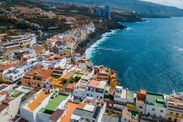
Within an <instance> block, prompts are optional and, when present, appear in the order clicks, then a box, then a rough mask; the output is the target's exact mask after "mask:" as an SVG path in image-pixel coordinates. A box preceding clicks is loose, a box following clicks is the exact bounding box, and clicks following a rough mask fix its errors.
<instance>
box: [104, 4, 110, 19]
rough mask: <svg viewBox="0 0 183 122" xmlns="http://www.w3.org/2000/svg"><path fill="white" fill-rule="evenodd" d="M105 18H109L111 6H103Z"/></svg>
mask: <svg viewBox="0 0 183 122" xmlns="http://www.w3.org/2000/svg"><path fill="white" fill-rule="evenodd" d="M104 15H105V19H110V18H111V17H110V15H111V7H110V6H109V5H106V6H105V14H104Z"/></svg>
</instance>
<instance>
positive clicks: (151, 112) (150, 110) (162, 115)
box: [145, 105, 166, 117]
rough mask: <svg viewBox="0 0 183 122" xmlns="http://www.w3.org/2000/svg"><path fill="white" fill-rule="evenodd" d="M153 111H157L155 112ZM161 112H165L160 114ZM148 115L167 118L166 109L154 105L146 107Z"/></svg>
mask: <svg viewBox="0 0 183 122" xmlns="http://www.w3.org/2000/svg"><path fill="white" fill-rule="evenodd" d="M152 109H155V110H154V111H153V110H152ZM161 110H163V112H160V111H161ZM145 113H146V114H148V113H149V114H150V115H152V116H153V115H155V116H157V117H165V114H166V108H163V107H157V106H152V105H146V111H145Z"/></svg>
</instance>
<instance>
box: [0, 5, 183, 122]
mask: <svg viewBox="0 0 183 122" xmlns="http://www.w3.org/2000/svg"><path fill="white" fill-rule="evenodd" d="M106 9H110V8H106ZM107 11H108V10H107ZM50 14H51V13H50ZM51 16H52V14H51V15H50V17H51ZM107 16H108V17H109V15H107ZM94 31H95V26H94V24H93V23H90V24H88V25H84V26H81V28H76V29H73V30H70V31H67V32H64V33H62V34H58V35H55V36H53V37H51V38H49V39H48V40H47V42H46V43H45V45H41V46H42V47H43V49H42V48H41V49H40V50H41V51H38V49H37V48H38V47H37V44H35V36H34V34H33V35H32V34H28V35H29V36H28V37H27V36H26V37H25V36H23V37H22V36H21V37H20V38H18V39H13V40H10V42H7V43H5V44H3V48H6V52H5V53H8V54H9V55H8V60H7V61H5V62H3V65H2V66H1V67H0V68H1V75H2V80H3V82H4V83H3V84H1V85H0V122H1V121H2V122H6V121H9V122H21V121H28V122H111V121H112V122H119V121H121V122H138V121H145V122H149V121H156V120H157V121H160V122H164V121H165V122H166V121H170V122H182V121H183V95H182V94H181V93H174V94H172V95H165V94H160V93H152V92H150V91H146V90H144V89H141V90H139V91H137V92H134V91H131V90H129V89H127V88H124V87H123V86H122V85H121V84H120V83H119V82H118V76H117V73H116V72H115V71H114V70H112V69H110V68H108V67H105V66H93V64H92V62H91V61H90V60H89V59H87V58H86V56H85V55H83V54H78V53H76V52H75V47H76V46H77V45H78V43H80V42H82V41H83V40H85V39H86V38H87V37H88V35H89V34H91V33H93V32H94ZM17 45H21V46H22V45H25V46H26V45H28V46H26V47H24V48H19V49H13V50H12V49H11V51H9V50H10V49H9V47H12V46H17ZM36 47H37V48H36ZM38 52H39V53H38Z"/></svg>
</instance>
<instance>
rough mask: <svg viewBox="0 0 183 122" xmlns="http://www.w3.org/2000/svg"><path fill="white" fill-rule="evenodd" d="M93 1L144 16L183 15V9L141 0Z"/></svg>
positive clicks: (85, 2)
mask: <svg viewBox="0 0 183 122" xmlns="http://www.w3.org/2000/svg"><path fill="white" fill-rule="evenodd" d="M43 1H44V0H43ZM52 1H53V0H52ZM57 1H64V2H77V3H84V4H91V0H57ZM92 3H93V5H104V4H109V5H111V6H113V7H116V8H123V9H128V10H134V11H137V12H139V13H141V14H142V16H143V17H177V16H183V9H179V8H176V7H171V6H164V5H160V4H155V3H151V2H144V1H139V0H93V2H92Z"/></svg>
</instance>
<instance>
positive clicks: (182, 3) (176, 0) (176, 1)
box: [142, 0, 183, 9]
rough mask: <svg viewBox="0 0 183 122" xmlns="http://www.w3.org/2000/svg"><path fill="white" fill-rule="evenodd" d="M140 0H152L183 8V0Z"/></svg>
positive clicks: (149, 0)
mask: <svg viewBox="0 0 183 122" xmlns="http://www.w3.org/2000/svg"><path fill="white" fill-rule="evenodd" d="M142 1H147V2H153V3H158V4H163V5H168V6H175V7H178V8H182V9H183V0H142Z"/></svg>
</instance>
